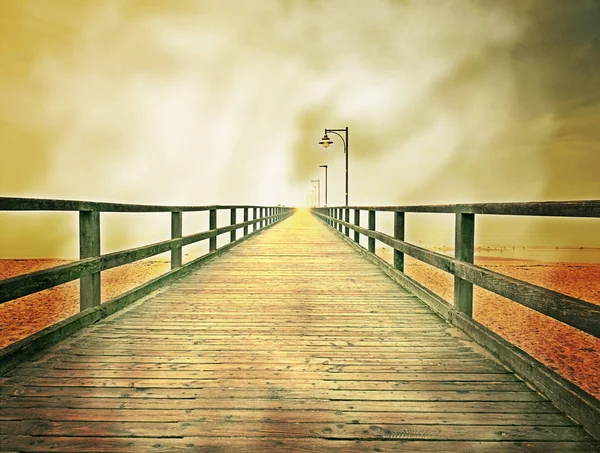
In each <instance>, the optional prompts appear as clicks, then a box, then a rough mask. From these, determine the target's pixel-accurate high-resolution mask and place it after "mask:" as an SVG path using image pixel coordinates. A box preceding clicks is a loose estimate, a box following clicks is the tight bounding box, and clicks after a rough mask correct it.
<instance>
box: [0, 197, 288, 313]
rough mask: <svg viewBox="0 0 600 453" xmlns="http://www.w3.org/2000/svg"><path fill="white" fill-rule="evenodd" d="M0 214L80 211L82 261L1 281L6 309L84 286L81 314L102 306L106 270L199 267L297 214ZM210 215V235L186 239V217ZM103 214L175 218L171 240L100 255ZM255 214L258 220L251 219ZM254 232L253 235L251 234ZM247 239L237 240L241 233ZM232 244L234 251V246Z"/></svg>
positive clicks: (74, 206) (134, 208)
mask: <svg viewBox="0 0 600 453" xmlns="http://www.w3.org/2000/svg"><path fill="white" fill-rule="evenodd" d="M220 210H226V211H229V212H230V224H229V225H227V226H222V227H217V213H218V211H220ZM237 210H243V219H244V220H243V222H239V223H238V222H237ZM0 211H79V239H80V241H79V242H80V259H79V260H77V261H74V262H72V263H67V264H63V265H60V266H56V267H52V268H49V269H44V270H40V271H36V272H32V273H28V274H23V275H18V276H15V277H11V278H8V279H4V280H0V303H4V302H8V301H11V300H14V299H17V298H19V297H23V296H27V295H30V294H33V293H36V292H39V291H42V290H45V289H49V288H52V287H54V286H57V285H61V284H63V283H67V282H70V281H73V280H77V279H79V280H80V311H84V310H86V309H88V308H92V307H96V306H99V305H100V304H101V299H100V273H101V272H102V271H104V270H107V269H111V268H115V267H118V266H122V265H124V264H129V263H133V262H136V261H139V260H142V259H146V258H150V257H152V256H156V255H159V254H161V253H165V252H169V251H170V252H171V269H172V270H175V269H178V268H182V267H186V266H190V265H193V264H194V262H195V261H198V260H200V259H205V258H206V256H207V255H210V254H214V253H215V252H216V251H217V237H218V236H220V235H222V234H225V233H230V242H229V244H232V243H235V242H237V241H239V240H241V239H242V238H244V237H246V236H248V235H250V234H253V233H255V232H257V231H259V230H260V229H262V228H264V227H266V226H269V225H272V224H274V223H277V222H279V221H280V220H283V219H284V218H286V217H288V216H289V215H290V214H291V213H292V211H293V209H292V208H289V207H284V206H252V205H235V206H230V205H211V206H153V205H130V204H117V203H97V202H90V201H74V200H44V199H32V198H1V197H0ZM200 211H208V212H209V225H208V228H209V229H208V230H207V231H203V232H199V233H194V234H190V235H186V236H183V235H182V231H183V216H182V213H183V212H200ZM101 212H123V213H128V212H129V213H130V212H138V213H140V212H143V213H155V212H170V213H171V239H170V240H165V241H162V242H157V243H154V244H149V245H145V246H141V247H136V248H131V249H127V250H122V251H118V252H113V253H108V254H104V255H101V254H100V213H101ZM250 214H252V218H251V219H250ZM250 227H252V232H251V233H250V232H249V228H250ZM240 229H243V236H242V237H240V239H237V231H238V230H240ZM207 239H208V240H209V241H210V243H209V252H208V253H207V254H206V255H203V256H201V257H200V258H198V259H197V260H194V261H192V262H190V263H186V264H182V247H184V246H187V245H191V244H194V243H197V242H200V241H203V240H207ZM229 244H228V245H229Z"/></svg>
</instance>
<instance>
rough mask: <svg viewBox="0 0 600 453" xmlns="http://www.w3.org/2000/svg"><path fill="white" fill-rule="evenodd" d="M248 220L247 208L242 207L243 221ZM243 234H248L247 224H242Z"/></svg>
mask: <svg viewBox="0 0 600 453" xmlns="http://www.w3.org/2000/svg"><path fill="white" fill-rule="evenodd" d="M247 221H248V208H244V222H247ZM244 236H248V225H245V226H244Z"/></svg>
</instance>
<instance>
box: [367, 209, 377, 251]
mask: <svg viewBox="0 0 600 453" xmlns="http://www.w3.org/2000/svg"><path fill="white" fill-rule="evenodd" d="M375 228H376V225H375V211H372V210H371V211H369V230H371V231H375ZM369 252H371V253H375V238H369Z"/></svg>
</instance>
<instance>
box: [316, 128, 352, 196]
mask: <svg viewBox="0 0 600 453" xmlns="http://www.w3.org/2000/svg"><path fill="white" fill-rule="evenodd" d="M338 132H345V135H346V140H344V137H342V136H341V135H340V134H338ZM329 133H331V134H335V135H337V136H338V137H339V138H341V139H342V142H343V143H344V153H345V154H346V206H348V128H347V127H345V128H344V129H325V135H323V138H322V139H321V141H320V142H319V145H323V148H329V145H331V144H333V140H331V139H330V138H329V136H328V135H327V134H329ZM325 171H327V170H325Z"/></svg>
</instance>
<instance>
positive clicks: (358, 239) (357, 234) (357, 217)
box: [354, 209, 360, 244]
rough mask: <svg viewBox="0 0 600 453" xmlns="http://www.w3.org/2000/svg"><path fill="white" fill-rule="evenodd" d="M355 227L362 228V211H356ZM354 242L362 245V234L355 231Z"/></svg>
mask: <svg viewBox="0 0 600 453" xmlns="http://www.w3.org/2000/svg"><path fill="white" fill-rule="evenodd" d="M354 225H356V226H360V209H355V210H354ZM354 242H356V243H357V244H359V243H360V233H359V232H358V231H354Z"/></svg>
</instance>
